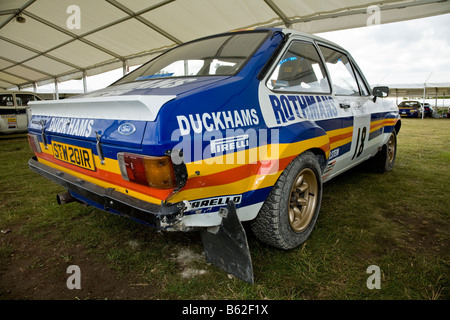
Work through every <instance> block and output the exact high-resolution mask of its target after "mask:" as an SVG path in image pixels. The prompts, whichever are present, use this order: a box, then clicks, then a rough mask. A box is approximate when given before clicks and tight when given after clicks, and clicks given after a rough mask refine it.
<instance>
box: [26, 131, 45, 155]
mask: <svg viewBox="0 0 450 320" xmlns="http://www.w3.org/2000/svg"><path fill="white" fill-rule="evenodd" d="M28 143H29V144H30V147H31V150H33V151H34V152H36V153H41V152H42V150H41V145H40V144H39V139H38V137H37V136H36V135H34V134H28Z"/></svg>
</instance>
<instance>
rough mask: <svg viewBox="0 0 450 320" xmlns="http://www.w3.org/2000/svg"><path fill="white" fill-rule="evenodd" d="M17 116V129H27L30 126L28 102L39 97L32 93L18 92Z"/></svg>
mask: <svg viewBox="0 0 450 320" xmlns="http://www.w3.org/2000/svg"><path fill="white" fill-rule="evenodd" d="M15 96H16V117H17V129H19V130H26V129H27V127H28V120H29V119H28V112H27V110H28V102H30V101H36V100H37V98H36V96H35V95H34V94H31V93H16V94H15Z"/></svg>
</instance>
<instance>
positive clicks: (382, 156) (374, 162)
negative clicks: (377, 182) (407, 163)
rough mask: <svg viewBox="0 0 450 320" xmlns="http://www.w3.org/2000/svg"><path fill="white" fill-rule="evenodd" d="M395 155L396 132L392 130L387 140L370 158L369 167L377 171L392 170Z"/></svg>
mask: <svg viewBox="0 0 450 320" xmlns="http://www.w3.org/2000/svg"><path fill="white" fill-rule="evenodd" d="M396 156H397V133H396V131H395V130H393V131H392V133H391V135H390V136H389V140H388V141H387V142H386V144H384V145H383V147H382V148H381V150H380V151H378V153H377V154H376V155H375V156H374V157H373V158H372V159H371V168H372V169H373V170H374V171H375V172H378V173H384V172H389V171H392V169H393V168H394V164H395V158H396Z"/></svg>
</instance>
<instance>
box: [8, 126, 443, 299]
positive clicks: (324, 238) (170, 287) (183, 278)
mask: <svg viewBox="0 0 450 320" xmlns="http://www.w3.org/2000/svg"><path fill="white" fill-rule="evenodd" d="M31 156H32V152H31V151H30V148H29V147H28V143H27V139H26V136H25V135H7V136H0V229H1V230H2V233H0V299H3V300H4V299H121V300H122V299H219V300H221V299H238V300H241V299H275V300H289V299H290V300H300V299H317V300H324V299H332V300H334V299H344V300H363V299H364V300H365V299H369V300H403V299H414V300H428V299H439V300H448V299H449V298H450V289H449V288H450V281H449V276H450V254H449V253H450V209H449V204H450V200H449V185H450V170H449V169H450V120H448V119H425V120H420V119H403V125H402V129H401V131H400V134H399V135H398V153H397V162H396V165H395V168H394V170H393V171H392V172H390V173H386V174H381V175H380V174H375V173H371V172H370V170H368V168H367V167H365V166H364V165H362V166H359V167H358V168H355V169H353V170H351V171H349V172H347V173H345V174H343V175H342V176H340V177H337V178H335V179H333V180H332V181H330V182H328V183H326V184H325V186H324V198H323V202H322V209H321V214H320V216H319V219H318V221H317V224H316V227H315V230H314V231H313V233H312V235H311V237H310V238H309V239H308V240H307V242H305V243H304V244H303V245H302V246H301V247H299V248H298V249H296V250H292V251H281V250H278V249H274V248H271V247H268V246H266V245H264V244H262V243H261V242H259V241H258V240H257V239H256V238H255V237H254V236H252V235H251V234H249V235H248V237H249V246H250V250H251V255H252V259H253V265H254V274H255V284H254V285H249V284H247V283H244V282H242V281H240V280H238V279H235V278H232V277H229V276H228V275H227V274H226V273H224V272H222V271H221V270H218V269H217V268H216V267H215V266H213V265H209V264H207V263H206V262H205V260H204V255H203V249H202V245H201V241H200V238H199V236H198V235H197V234H196V233H187V234H185V233H165V232H157V231H155V230H153V229H149V228H147V227H145V226H142V225H140V224H137V223H135V222H133V221H131V220H129V219H126V218H122V217H118V216H115V215H112V214H109V213H104V212H102V211H99V210H96V209H93V208H90V207H84V206H82V205H80V204H77V203H71V204H68V205H65V206H58V205H57V204H56V201H55V194H56V193H58V192H62V191H64V190H63V189H62V188H60V187H59V186H57V185H55V184H53V183H51V182H49V181H47V180H45V179H43V178H42V177H40V176H38V175H36V174H34V173H33V172H31V171H30V170H29V169H28V166H27V161H28V159H29V158H30V157H31ZM249 232H250V231H249ZM70 265H78V266H79V267H80V270H81V289H80V290H76V289H75V290H69V289H67V286H66V280H67V279H68V277H69V276H70V275H69V274H67V272H66V271H67V267H68V266H70ZM371 265H375V266H378V267H379V270H380V272H381V288H380V289H373V290H370V289H368V287H367V280H368V278H369V277H370V276H371V274H369V273H367V268H368V267H369V266H371Z"/></svg>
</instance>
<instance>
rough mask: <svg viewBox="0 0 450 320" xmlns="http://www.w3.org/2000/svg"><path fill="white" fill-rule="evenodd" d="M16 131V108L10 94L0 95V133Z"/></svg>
mask: <svg viewBox="0 0 450 320" xmlns="http://www.w3.org/2000/svg"><path fill="white" fill-rule="evenodd" d="M16 129H17V117H16V107H15V105H14V96H13V94H12V93H2V94H0V132H9V131H14V130H16Z"/></svg>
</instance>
